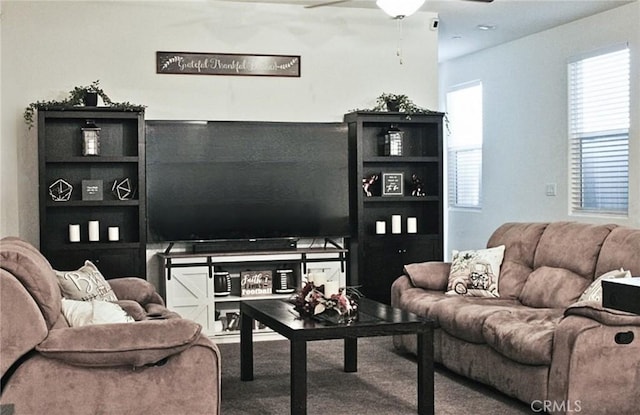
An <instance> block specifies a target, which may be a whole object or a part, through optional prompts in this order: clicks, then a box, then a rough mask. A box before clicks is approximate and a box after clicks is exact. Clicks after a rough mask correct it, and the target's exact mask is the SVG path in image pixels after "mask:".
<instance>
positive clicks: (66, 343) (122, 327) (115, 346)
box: [36, 318, 202, 367]
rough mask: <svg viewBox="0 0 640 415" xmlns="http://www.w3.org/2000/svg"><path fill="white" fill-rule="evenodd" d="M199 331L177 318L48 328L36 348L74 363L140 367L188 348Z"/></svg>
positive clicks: (96, 365) (189, 321)
mask: <svg viewBox="0 0 640 415" xmlns="http://www.w3.org/2000/svg"><path fill="white" fill-rule="evenodd" d="M201 330H202V327H201V326H200V325H199V324H197V323H195V322H193V321H191V320H185V319H181V318H172V319H168V320H145V321H137V322H133V323H119V324H101V325H91V326H82V327H73V328H61V329H55V330H51V331H50V332H49V336H48V337H47V338H46V339H45V340H44V341H43V342H42V343H40V344H39V345H38V346H36V350H37V351H38V352H40V353H41V354H42V355H43V356H46V357H48V358H51V359H57V360H61V361H64V362H65V363H68V364H71V365H76V366H85V367H113V366H133V367H140V366H144V365H149V364H154V363H157V362H159V361H161V360H163V359H165V358H167V357H169V356H172V355H174V354H177V353H180V352H182V351H183V350H185V349H187V348H189V347H190V346H191V345H192V344H193V343H194V342H196V341H197V340H198V338H199V337H200V332H201Z"/></svg>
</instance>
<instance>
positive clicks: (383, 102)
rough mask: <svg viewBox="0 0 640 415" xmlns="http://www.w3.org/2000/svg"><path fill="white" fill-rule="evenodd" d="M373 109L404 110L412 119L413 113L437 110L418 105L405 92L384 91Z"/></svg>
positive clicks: (430, 112) (427, 112)
mask: <svg viewBox="0 0 640 415" xmlns="http://www.w3.org/2000/svg"><path fill="white" fill-rule="evenodd" d="M373 111H389V112H402V113H405V114H406V115H407V119H411V115H413V114H435V113H436V112H437V111H432V110H430V109H426V108H422V107H419V106H417V105H416V104H414V103H413V101H411V100H410V99H409V97H408V96H406V95H404V94H389V93H386V92H385V93H383V94H382V95H380V96H379V97H377V98H376V106H375V107H373Z"/></svg>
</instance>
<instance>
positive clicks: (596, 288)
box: [578, 268, 631, 301]
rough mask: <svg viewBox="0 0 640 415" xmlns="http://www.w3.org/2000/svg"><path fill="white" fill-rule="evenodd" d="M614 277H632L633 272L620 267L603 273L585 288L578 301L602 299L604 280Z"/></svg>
mask: <svg viewBox="0 0 640 415" xmlns="http://www.w3.org/2000/svg"><path fill="white" fill-rule="evenodd" d="M613 278H631V273H630V272H629V271H625V270H624V269H622V268H620V269H616V270H613V271H609V272H607V273H605V274H602V275H601V276H599V277H598V278H596V279H595V280H594V281H593V282H592V283H591V285H589V286H588V287H587V289H586V290H584V292H583V293H582V295H581V296H580V298H578V301H602V280H608V279H613Z"/></svg>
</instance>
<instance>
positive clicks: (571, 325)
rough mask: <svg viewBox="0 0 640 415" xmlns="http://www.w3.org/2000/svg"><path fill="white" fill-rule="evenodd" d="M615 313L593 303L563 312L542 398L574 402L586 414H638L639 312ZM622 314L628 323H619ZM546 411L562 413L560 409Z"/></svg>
mask: <svg viewBox="0 0 640 415" xmlns="http://www.w3.org/2000/svg"><path fill="white" fill-rule="evenodd" d="M617 313H618V312H617V311H616V310H611V309H604V308H602V307H601V306H598V304H597V303H595V304H594V303H593V302H591V304H589V305H585V304H584V303H583V304H580V303H576V304H575V305H574V306H572V307H571V306H570V307H569V308H568V309H567V310H566V311H565V317H564V318H563V319H562V320H561V321H560V323H558V326H557V328H556V330H555V333H554V337H553V355H552V359H551V367H550V370H549V384H548V395H547V400H550V401H552V402H572V404H576V403H577V404H579V405H580V407H581V410H582V412H584V413H588V414H605V413H619V414H632V413H634V414H635V413H637V408H639V407H640V383H638V381H637V375H638V373H640V325H638V324H637V318H638V317H639V316H633V315H623V316H616V314H617ZM620 313H623V314H628V313H624V312H620ZM626 319H629V320H627V321H629V322H631V323H632V324H621V323H622V321H623V320H626ZM600 320H602V321H607V322H608V323H603V322H601V321H600ZM609 323H611V324H609ZM541 399H543V398H541ZM551 413H553V414H563V415H564V414H565V412H564V411H562V410H560V409H558V410H552V411H551Z"/></svg>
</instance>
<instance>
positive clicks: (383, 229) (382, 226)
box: [376, 220, 387, 235]
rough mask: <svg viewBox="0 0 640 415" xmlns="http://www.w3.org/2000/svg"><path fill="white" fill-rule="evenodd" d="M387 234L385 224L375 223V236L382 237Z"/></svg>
mask: <svg viewBox="0 0 640 415" xmlns="http://www.w3.org/2000/svg"><path fill="white" fill-rule="evenodd" d="M385 233H387V222H385V221H383V220H378V221H376V234H378V235H384V234H385Z"/></svg>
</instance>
